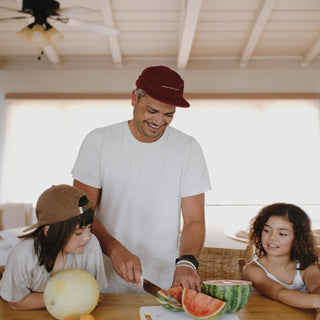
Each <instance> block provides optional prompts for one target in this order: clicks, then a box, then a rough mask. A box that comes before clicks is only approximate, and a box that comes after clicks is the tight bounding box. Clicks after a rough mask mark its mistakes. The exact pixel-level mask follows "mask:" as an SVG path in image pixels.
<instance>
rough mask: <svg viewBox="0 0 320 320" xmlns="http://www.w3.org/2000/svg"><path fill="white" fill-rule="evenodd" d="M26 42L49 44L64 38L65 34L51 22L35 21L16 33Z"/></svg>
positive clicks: (39, 44)
mask: <svg viewBox="0 0 320 320" xmlns="http://www.w3.org/2000/svg"><path fill="white" fill-rule="evenodd" d="M16 35H17V36H18V37H19V38H21V39H23V40H24V41H26V42H32V43H33V44H34V45H36V46H40V47H43V46H48V45H52V44H55V43H56V42H58V41H60V40H61V39H63V35H62V34H61V33H60V32H59V31H58V30H57V29H55V28H54V27H52V26H51V25H50V24H49V23H47V22H45V23H42V24H40V23H36V22H33V23H31V24H29V25H28V26H26V27H24V28H23V29H21V30H20V31H18V32H17V33H16Z"/></svg>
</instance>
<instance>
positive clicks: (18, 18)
mask: <svg viewBox="0 0 320 320" xmlns="http://www.w3.org/2000/svg"><path fill="white" fill-rule="evenodd" d="M21 19H30V17H22V16H21V17H8V18H0V21H6V20H21Z"/></svg>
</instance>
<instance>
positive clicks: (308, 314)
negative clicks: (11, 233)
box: [0, 294, 316, 320]
mask: <svg viewBox="0 0 320 320" xmlns="http://www.w3.org/2000/svg"><path fill="white" fill-rule="evenodd" d="M156 305H159V304H158V303H157V301H156V299H155V298H154V297H153V296H151V295H148V294H105V295H104V300H103V303H102V305H101V306H99V307H97V308H96V309H95V310H94V311H93V312H92V314H93V315H94V316H95V318H96V319H98V318H101V319H104V320H139V308H140V307H141V306H156ZM236 315H237V316H238V317H239V319H241V320H242V319H243V320H267V319H268V320H273V319H276V320H288V319H290V320H309V319H313V320H314V319H315V315H316V312H315V311H312V310H301V309H295V308H291V307H288V306H286V305H284V304H282V303H279V302H276V301H273V300H270V299H268V298H265V297H263V296H261V295H258V294H252V295H251V297H250V300H249V302H248V304H247V305H246V306H245V308H244V309H242V310H240V311H239V312H237V313H236ZM0 319H1V320H31V319H32V320H53V319H54V318H53V317H52V316H50V314H49V313H48V312H47V311H46V310H44V309H42V310H34V311H13V310H11V309H10V307H9V306H8V304H7V303H6V302H5V301H4V300H2V299H1V298H0ZM190 319H192V318H190Z"/></svg>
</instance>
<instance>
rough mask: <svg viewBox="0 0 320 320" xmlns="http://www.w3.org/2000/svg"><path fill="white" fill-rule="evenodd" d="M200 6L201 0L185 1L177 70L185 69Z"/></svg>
mask: <svg viewBox="0 0 320 320" xmlns="http://www.w3.org/2000/svg"><path fill="white" fill-rule="evenodd" d="M201 4H202V0H187V5H186V12H185V16H184V24H183V29H182V36H181V42H180V48H179V53H178V63H177V65H178V68H179V69H185V68H186V66H187V64H188V61H189V56H190V51H191V47H192V43H193V38H194V35H195V31H196V28H197V24H198V19H199V13H200V9H201Z"/></svg>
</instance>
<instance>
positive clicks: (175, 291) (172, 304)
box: [156, 287, 183, 312]
mask: <svg viewBox="0 0 320 320" xmlns="http://www.w3.org/2000/svg"><path fill="white" fill-rule="evenodd" d="M182 290H183V288H182V287H174V288H170V289H168V290H163V289H161V290H159V291H158V292H157V298H156V299H157V301H158V302H159V303H160V305H161V306H162V307H163V308H165V309H167V310H170V311H173V312H179V311H183V308H182V304H181V295H182ZM170 293H171V294H172V295H173V296H175V297H177V299H179V300H177V299H175V298H173V297H172V296H171V295H170Z"/></svg>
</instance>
